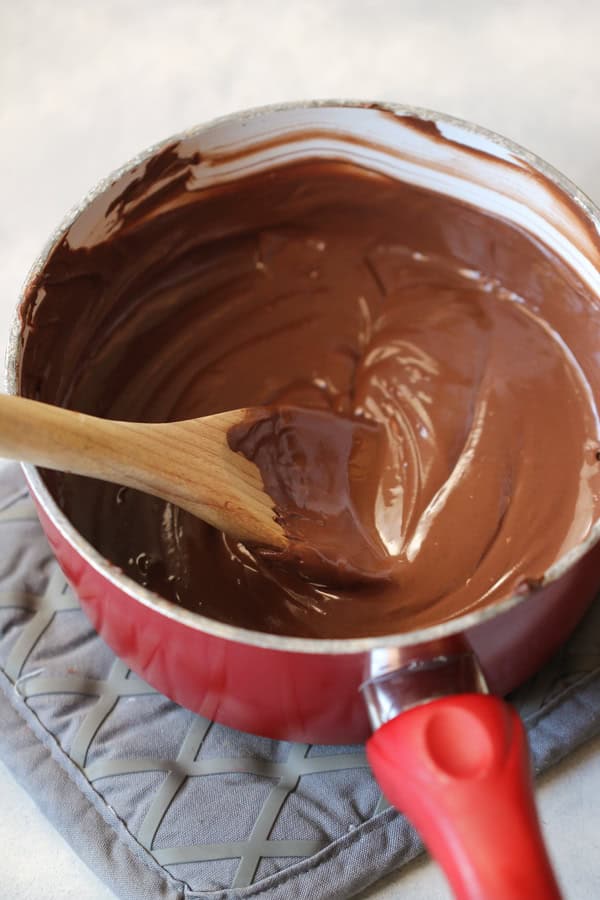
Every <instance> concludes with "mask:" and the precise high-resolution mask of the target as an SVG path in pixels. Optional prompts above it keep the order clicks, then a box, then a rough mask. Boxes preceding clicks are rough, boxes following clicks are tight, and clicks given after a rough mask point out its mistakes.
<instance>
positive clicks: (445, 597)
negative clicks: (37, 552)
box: [24, 151, 600, 637]
mask: <svg viewBox="0 0 600 900" xmlns="http://www.w3.org/2000/svg"><path fill="white" fill-rule="evenodd" d="M169 152H171V151H167V153H169ZM171 162H172V161H171ZM194 162H195V163H196V164H197V163H198V160H195V161H194ZM179 163H180V168H179V169H177V166H175V169H176V170H177V177H176V178H175V179H174V180H173V187H172V191H171V192H166V193H165V191H164V190H163V191H155V192H153V191H151V190H150V187H151V186H152V179H153V178H154V179H156V178H160V177H163V176H162V175H161V174H160V172H159V174H158V175H157V174H156V172H153V173H149V174H148V175H147V183H146V182H144V179H143V177H140V179H139V182H134V187H135V191H133V196H130V194H131V189H130V194H129V195H127V196H125V193H124V194H123V196H122V197H121V198H120V200H119V199H118V198H117V200H116V201H115V203H113V205H112V209H111V210H109V213H110V215H111V216H112V217H113V219H114V216H115V215H116V214H118V216H119V218H118V222H117V224H116V225H114V224H113V225H112V226H111V227H112V231H111V233H110V234H108V235H105V236H104V237H103V238H101V239H99V240H98V241H97V243H95V244H94V245H93V246H84V247H76V246H72V245H71V244H70V243H69V241H68V239H67V240H65V241H64V242H63V243H62V244H61V245H60V246H59V247H58V248H57V249H56V250H55V252H54V254H53V256H52V257H51V259H50V262H49V264H48V266H47V267H46V270H45V272H44V274H43V276H42V278H41V280H40V281H39V283H38V285H37V286H36V292H37V294H36V292H34V293H33V294H32V295H31V297H30V298H29V310H30V311H31V325H32V331H31V333H30V334H29V336H28V339H27V344H26V347H25V366H24V372H25V373H26V375H25V379H24V392H25V393H26V394H28V395H29V396H37V397H40V398H41V399H46V400H51V401H53V402H60V403H63V404H64V405H68V406H70V407H73V408H75V409H79V410H82V411H85V412H90V413H95V414H97V415H106V416H110V417H111V418H121V419H129V420H142V421H144V420H145V421H166V420H175V419H183V418H191V417H195V416H201V415H206V414H209V413H214V412H219V411H222V410H226V409H235V408H240V407H248V406H257V405H262V404H267V405H269V404H271V405H272V404H276V405H278V406H284V407H286V408H287V410H288V413H287V415H288V416H291V417H292V418H293V417H296V418H295V419H294V421H295V424H296V425H297V424H298V417H302V416H303V415H304V416H306V415H308V414H310V416H309V422H314V421H315V419H314V412H315V411H316V412H317V413H319V412H320V414H321V416H322V421H321V419H319V417H317V419H318V421H319V422H321V424H322V426H323V428H324V429H325V431H327V422H328V421H331V420H332V417H333V420H334V421H335V423H336V424H335V439H336V442H337V446H338V450H339V448H340V447H341V448H342V451H341V457H342V459H345V460H346V462H347V463H349V465H350V471H351V472H353V473H354V475H356V473H358V474H359V476H360V477H359V481H360V485H361V487H360V491H359V492H358V494H353V495H352V498H353V499H352V502H353V504H354V506H353V510H354V512H356V521H357V522H358V523H359V527H360V528H363V533H362V537H361V540H362V539H364V542H363V547H366V548H367V551H368V554H370V556H369V558H368V559H367V561H366V562H365V559H364V558H359V555H357V554H356V553H354V554H353V552H350V550H348V552H347V553H346V554H345V555H344V554H341V555H338V562H339V565H340V567H341V570H342V574H343V575H345V577H344V578H342V579H337V578H331V579H330V578H327V577H325V578H322V577H315V574H314V566H312V565H308V566H304V567H303V566H302V565H301V566H299V567H298V568H297V570H296V569H290V567H289V566H282V565H281V564H280V561H278V560H277V559H272V558H269V557H268V556H265V555H264V554H259V553H257V552H255V551H253V550H252V549H251V548H249V547H246V546H243V545H241V544H239V543H236V542H235V541H233V540H231V539H229V538H227V537H225V536H224V535H222V534H220V533H218V532H216V531H214V530H213V529H212V528H210V527H209V526H207V525H205V524H203V523H202V522H200V521H197V520H195V519H193V518H192V517H191V516H190V515H188V514H185V513H183V512H181V511H180V510H178V509H175V508H173V507H171V506H169V505H166V504H164V503H163V502H161V501H159V500H156V499H153V498H150V497H146V496H143V495H141V494H137V493H135V492H133V491H129V490H123V489H121V490H119V489H118V488H115V487H113V486H111V485H108V484H101V483H97V482H94V481H89V480H84V479H81V478H76V477H74V476H68V475H60V474H56V473H47V475H46V480H47V483H48V484H49V486H50V488H51V490H52V491H53V493H54V495H55V496H56V498H57V499H58V501H59V503H60V504H61V506H62V508H63V509H64V510H65V511H66V513H67V515H68V516H69V517H70V518H71V520H72V521H73V522H74V524H75V525H76V526H77V527H78V528H79V529H80V531H81V532H82V533H83V534H84V535H85V536H86V537H88V538H89V539H90V540H91V541H92V542H93V543H94V544H95V546H96V547H98V548H99V549H100V550H101V551H102V552H103V553H104V554H105V555H106V556H107V557H108V558H109V559H111V560H112V561H113V562H114V563H116V564H118V565H119V566H121V567H122V568H123V569H124V570H125V571H126V572H128V573H129V574H131V575H132V576H133V577H134V578H136V579H137V580H138V581H140V582H141V583H142V584H144V585H146V586H148V587H150V588H151V589H153V590H155V591H157V592H158V593H160V594H162V595H163V596H165V597H167V598H170V599H173V600H175V601H176V602H178V603H181V604H183V605H185V606H187V607H189V608H191V609H196V610H199V611H201V612H203V613H205V614H206V615H209V616H212V617H215V618H218V619H220V620H223V621H227V622H232V623H235V624H238V625H241V626H245V627H250V628H254V629H258V630H265V631H270V632H276V633H281V634H296V635H310V636H317V637H349V636H359V635H361V636H362V635H374V634H385V633H392V632H398V631H402V630H408V629H412V628H415V627H418V626H425V625H428V624H432V623H435V622H441V621H443V620H445V619H448V618H450V617H453V616H456V615H459V614H461V613H464V612H465V611H467V610H471V609H474V608H477V607H481V606H482V605H485V604H488V603H491V602H493V601H495V600H498V599H500V598H501V597H503V596H506V595H508V594H509V593H510V592H512V591H513V590H515V589H516V588H517V587H518V586H519V584H521V583H522V582H524V581H526V580H527V579H530V580H535V579H536V578H538V577H539V576H540V575H541V574H542V573H543V572H544V571H545V570H546V569H547V568H548V567H549V566H550V565H551V564H552V563H553V562H555V561H556V559H557V558H559V556H560V555H561V554H563V553H564V552H565V551H566V550H568V549H569V548H570V547H572V546H574V545H575V544H576V543H577V542H578V541H579V540H581V539H582V538H583V537H584V536H585V535H586V534H587V532H588V531H589V528H590V526H591V524H592V520H593V518H594V515H595V505H596V497H597V495H598V493H599V488H600V479H599V474H598V468H599V464H598V462H597V460H596V450H597V447H598V441H599V428H598V419H597V413H596V402H595V399H594V397H593V396H592V392H591V389H590V387H589V385H588V382H587V380H586V374H585V371H586V366H588V365H589V363H590V360H591V359H592V357H593V353H594V352H595V350H594V349H593V347H594V346H600V344H598V343H597V338H598V335H597V334H596V331H594V330H593V329H592V328H591V327H590V329H589V334H588V335H581V334H580V333H579V332H580V331H581V328H582V326H583V327H584V326H585V323H586V304H591V303H592V301H591V299H589V298H588V297H587V296H586V292H585V289H584V288H583V287H582V285H581V283H580V282H579V281H578V280H577V278H576V276H575V275H574V273H573V272H571V271H570V270H569V269H568V268H567V267H566V266H565V265H564V264H562V263H560V262H559V261H558V260H555V259H554V258H553V257H552V256H551V255H550V254H549V253H548V251H547V250H546V249H545V248H544V247H543V246H542V245H540V244H538V243H536V242H535V241H534V240H533V239H532V238H530V237H528V236H527V235H526V234H524V233H523V232H520V231H518V229H516V228H514V227H511V226H510V225H509V224H507V223H504V222H502V221H499V220H495V219H492V218H490V217H489V216H486V215H484V214H483V213H481V212H479V211H477V210H476V209H473V208H471V207H469V206H466V205H463V204H461V203H459V202H458V201H455V200H451V199H448V198H443V197H441V196H439V195H436V194H433V193H428V192H426V191H424V190H421V189H417V188H415V187H410V186H408V185H406V184H403V183H401V182H398V181H395V180H392V179H389V178H386V177H384V176H381V175H375V174H373V173H371V172H368V171H366V170H363V169H359V168H357V167H353V166H350V165H347V164H343V163H338V162H333V161H327V162H325V161H312V162H305V163H292V164H288V165H286V166H282V167H280V168H278V169H276V170H273V171H269V172H263V173H261V174H256V175H253V176H249V177H246V178H243V179H239V180H237V181H235V182H233V183H229V184H223V185H221V186H219V187H215V188H210V189H205V190H202V191H198V192H196V193H194V192H191V191H186V185H185V178H184V177H182V176H181V172H182V171H183V172H185V165H186V160H180V161H179ZM169 164H170V165H171V163H169ZM167 170H168V171H170V169H169V167H168V166H167ZM140 197H141V198H142V200H140ZM111 221H112V220H111ZM42 291H43V292H44V293H43V295H42V294H40V292H42ZM41 296H43V302H42V303H39V304H37V305H36V297H41ZM574 309H578V310H579V314H580V318H579V325H578V328H579V332H578V334H579V336H578V337H577V338H576V339H575V338H574V340H573V342H571V341H570V338H569V335H570V333H571V332H572V331H573V327H574V326H573V321H572V312H573V310H574ZM45 310H48V313H46V312H45ZM53 316H54V318H53ZM61 317H62V320H63V321H67V320H70V321H71V325H70V326H69V328H68V329H66V331H65V330H64V329H63V328H61V327H59V326H57V321H58V322H59V323H60V320H61ZM67 317H68V319H67ZM596 319H597V316H596ZM590 321H591V317H590ZM596 329H597V326H596ZM584 330H585V327H584ZM577 341H579V345H578V347H577V348H576V347H575V344H577ZM594 342H595V343H594ZM57 344H58V346H57ZM50 351H51V352H50ZM58 355H60V359H57V356H58ZM311 417H312V418H311ZM250 424H251V423H249V425H250ZM258 424H259V425H260V423H258ZM284 424H285V423H284ZM289 424H290V420H289V419H288V422H287V425H288V426H289ZM256 426H257V423H254V424H253V426H252V427H247V428H245V429H244V428H243V429H242V431H241V432H239V433H237V434H236V435H234V436H232V442H233V444H234V446H236V447H237V449H240V450H241V451H242V452H244V453H246V455H248V456H250V457H251V458H255V459H256V461H257V462H258V463H259V465H261V461H260V458H259V456H257V453H258V447H259V445H260V439H261V434H260V433H259V432H257V430H256ZM319 427H321V425H319ZM253 429H254V430H253ZM292 431H293V429H292ZM284 432H285V429H284ZM289 434H290V431H289V428H288V431H287V432H285V433H284V434H283V443H281V440H280V439H281V434H280V435H279V438H278V440H279V441H280V443H279V450H280V451H281V448H282V447H283V448H284V451H285V454H287V456H285V459H286V460H287V464H288V468H289V470H290V471H292V472H294V471H295V472H296V474H297V472H298V469H297V468H296V469H295V468H294V467H295V465H296V463H297V462H298V457H297V456H295V455H294V454H297V452H299V449H300V451H301V452H302V453H305V452H306V451H307V448H306V444H305V443H304V444H303V445H302V446H301V447H300V448H298V447H297V446H296V447H294V446H292V445H290V443H289V441H288V443H287V444H286V440H287V437H289ZM357 434H358V435H359V437H360V440H359V442H358V444H357V443H356V440H355V439H356V437H357ZM286 435H287V437H286ZM361 435H362V437H361ZM382 435H383V439H382ZM262 437H263V438H264V434H263V435H262ZM271 437H272V436H271ZM338 438H339V441H338ZM269 439H270V438H269ZM309 444H310V442H309ZM263 447H264V443H263ZM313 449H314V447H313ZM309 452H310V453H312V450H310V448H309ZM301 463H302V465H303V466H305V467H309V469H310V472H311V473H312V474H313V476H314V473H317V475H318V476H319V477H323V478H330V477H332V480H331V482H330V484H329V488H328V490H327V491H325V494H326V495H327V496H328V497H329V500H330V503H331V505H330V506H329V507H328V508H327V509H325V510H324V511H322V512H323V516H322V518H321V519H320V520H318V521H317V520H315V527H316V528H317V530H318V532H319V534H320V535H321V537H320V538H319V540H320V541H321V545H320V546H323V536H325V538H326V537H327V530H328V516H331V515H333V516H335V515H338V513H339V512H340V507H339V504H338V500H339V491H340V490H342V488H340V484H339V483H338V482H339V477H340V473H339V471H338V472H337V475H336V470H335V466H333V468H332V465H331V459H328V460H327V461H326V464H325V465H324V464H323V460H322V459H321V457H320V455H319V453H318V452H315V453H312V455H311V456H310V457H309V458H304V459H302V460H301ZM290 467H291V468H290ZM344 471H345V470H344ZM263 472H264V469H263ZM332 473H333V476H332ZM265 478H266V480H267V477H266V476H265ZM336 478H337V479H338V481H336ZM269 486H271V489H272V484H271V483H270V482H268V483H267V487H269ZM342 487H344V486H343V485H342ZM346 487H347V485H346ZM344 489H345V487H344ZM336 492H337V493H336ZM336 504H338V505H337V506H336ZM342 512H343V511H342ZM344 515H345V513H344ZM317 519H318V517H317ZM346 524H348V522H346ZM313 544H314V546H317V545H318V544H319V541H318V540H315V541H313ZM347 546H348V548H354V545H353V544H352V543H348V545H347ZM338 550H339V546H338ZM373 566H375V570H376V571H381V572H384V573H385V580H378V579H377V578H375V579H372V578H370V577H363V576H365V574H366V575H367V576H368V575H369V573H370V572H371V573H372V570H373ZM378 567H379V569H378ZM353 573H354V575H357V576H360V577H354V576H353ZM349 576H350V577H349Z"/></svg>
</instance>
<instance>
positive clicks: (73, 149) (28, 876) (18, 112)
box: [0, 0, 600, 900]
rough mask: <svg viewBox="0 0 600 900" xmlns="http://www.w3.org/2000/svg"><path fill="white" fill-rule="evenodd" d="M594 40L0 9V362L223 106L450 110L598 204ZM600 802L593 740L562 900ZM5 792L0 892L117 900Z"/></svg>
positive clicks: (486, 5)
mask: <svg viewBox="0 0 600 900" xmlns="http://www.w3.org/2000/svg"><path fill="white" fill-rule="evenodd" d="M425 10H427V11H426V12H425ZM599 39H600V4H598V3H597V2H596V0H570V2H569V3H566V2H562V0H557V2H553V0H546V2H543V0H539V2H538V0H522V2H520V3H516V2H512V0H506V2H478V0H453V2H451V3H450V2H445V0H431V2H429V3H424V2H422V0H395V2H393V0H389V2H386V0H371V2H367V0H346V2H342V0H328V2H327V0H320V2H317V0H306V2H302V3H301V2H287V3H285V2H281V0H268V2H266V0H255V2H254V3H245V2H244V0H213V2H207V0H171V2H169V3H162V2H158V0H145V2H142V0H120V2H118V0H104V2H102V3H95V4H93V3H91V2H89V3H88V2H85V0H80V2H77V0H72V2H67V0H56V2H54V3H50V2H44V0H38V2H35V0H20V2H19V3H8V2H4V3H0V79H1V80H0V98H1V99H0V127H1V134H2V143H1V145H0V163H1V165H0V354H3V352H4V347H5V343H6V331H7V326H8V322H9V319H10V316H11V314H12V309H13V308H14V305H15V301H16V297H17V292H18V289H19V286H20V284H21V282H22V281H23V279H24V276H25V274H26V271H27V269H28V267H29V265H30V264H31V262H32V261H33V259H34V257H35V255H36V253H37V252H38V251H39V249H40V248H41V246H42V244H43V242H44V240H45V239H46V237H47V236H48V234H49V233H50V231H51V230H52V229H53V228H54V226H55V225H56V224H58V222H59V220H60V219H61V217H62V215H63V214H64V213H65V212H66V211H67V209H68V208H69V207H70V206H71V205H73V204H74V203H76V202H77V201H78V200H79V199H80V198H81V197H82V196H83V195H84V193H86V192H87V190H88V189H89V188H90V187H92V186H93V185H94V183H95V182H96V181H97V180H98V179H99V178H100V177H102V176H104V175H105V174H107V173H108V172H110V171H111V170H112V169H113V168H116V167H117V166H118V165H120V164H121V163H122V162H124V161H125V160H126V159H128V158H129V157H130V156H132V155H133V154H135V153H136V152H137V151H138V150H140V149H142V148H143V147H144V146H146V145H149V144H151V143H153V142H154V141H156V140H159V139H161V138H163V137H166V136H167V135H169V134H170V133H172V132H176V131H178V130H180V129H182V128H185V127H187V126H189V125H191V124H194V123H195V122H199V121H202V120H206V119H209V118H212V117H213V116H216V115H220V114H223V113H226V112H230V111H233V110H235V109H240V108H244V107H248V106H255V105H261V104H264V103H271V102H276V101H283V100H291V99H303V98H310V97H366V98H371V99H381V100H396V101H400V102H407V103H413V104H415V105H419V106H426V107H431V108H433V109H440V110H444V111H445V112H449V113H452V114H454V115H457V116H461V117H464V118H467V119H471V120H473V121H476V122H479V123H480V124H482V125H486V126H488V127H490V128H492V129H494V130H496V131H499V132H501V133H504V134H506V135H507V136H508V137H510V138H512V139H514V140H516V141H518V142H519V143H522V144H524V145H525V146H527V147H528V148H530V149H531V150H533V151H535V152H537V153H539V154H540V155H541V156H543V157H545V158H546V159H548V160H549V161H550V162H552V163H554V165H556V166H557V167H558V168H559V169H562V170H563V171H564V172H565V174H567V175H569V176H570V177H571V178H572V179H573V180H574V181H576V182H577V183H578V184H579V186H580V187H581V188H583V190H585V191H587V193H588V194H590V196H591V197H592V198H593V199H596V200H599V201H600V99H599V96H598V95H599V92H600V52H599ZM0 727H1V723H0ZM599 791H600V740H597V741H594V742H592V743H590V744H588V745H587V747H585V748H583V749H582V750H580V751H579V752H578V753H577V754H575V755H573V757H571V759H570V760H568V761H567V762H565V763H563V764H562V765H561V766H559V767H557V768H556V769H555V770H554V771H553V772H552V773H550V774H549V775H547V776H546V777H545V778H544V779H542V784H541V788H540V790H539V792H538V793H539V800H540V808H541V817H542V821H543V823H544V827H545V830H546V832H547V835H548V839H549V844H550V848H551V852H552V854H553V856H554V858H555V860H556V863H557V868H558V872H559V875H560V878H561V880H562V883H563V885H564V889H565V894H566V897H567V898H568V900H588V898H589V900H595V898H597V897H598V896H600V852H599V851H600V807H599V806H598V804H597V802H596V798H597V796H598V792H599ZM0 797H1V798H2V799H1V801H0V803H1V806H0V811H1V815H0V847H1V848H2V853H0V894H1V895H2V896H3V897H4V896H10V897H11V898H12V900H21V898H27V900H38V898H39V900H42V898H43V900H58V898H70V897H72V898H77V900H109V898H113V894H112V893H111V892H110V891H108V890H107V889H106V888H105V887H104V886H103V885H101V884H100V883H99V882H98V881H97V879H96V878H95V877H94V876H93V875H92V874H91V873H90V872H89V870H88V869H87V868H86V867H85V866H84V865H83V864H82V863H81V862H80V861H79V860H78V858H77V857H76V856H75V855H74V854H73V853H72V852H71V851H70V849H69V848H68V847H67V845H66V844H65V843H64V842H63V841H62V839H61V838H60V837H59V836H58V835H57V834H56V833H55V832H54V831H53V829H52V828H51V827H50V826H49V825H48V824H47V822H46V820H45V819H44V818H43V817H42V816H41V814H40V813H39V812H38V811H37V809H36V807H35V806H34V804H33V803H32V801H31V800H30V799H29V798H28V797H27V795H25V794H24V792H23V791H22V789H21V788H20V787H18V785H16V784H15V782H14V781H13V779H12V777H11V776H10V774H9V773H8V772H7V770H6V769H5V768H4V767H3V766H2V765H1V764H0ZM25 847H26V848H27V851H25V850H24V849H23V848H25ZM32 851H33V852H35V854H36V857H35V859H36V864H35V866H33V865H31V853H32ZM8 885H10V889H9V888H8ZM7 890H9V891H10V893H9V894H8V893H5V892H6V891H7ZM392 895H393V896H403V897H411V898H412V897H414V898H423V900H437V898H447V897H448V892H447V889H446V888H445V886H444V885H443V882H442V879H441V876H440V875H439V873H438V872H437V870H436V869H435V867H434V866H433V865H432V864H430V863H426V862H419V863H417V864H415V865H413V866H411V867H409V868H408V869H406V870H405V871H404V872H403V873H402V874H401V875H400V876H399V877H398V876H395V877H393V878H391V879H388V880H387V881H386V882H385V883H384V884H380V885H379V886H378V887H377V888H376V889H374V890H372V891H371V892H369V893H368V896H369V897H370V898H375V897H377V898H379V900H382V898H388V897H389V898H391V897H392Z"/></svg>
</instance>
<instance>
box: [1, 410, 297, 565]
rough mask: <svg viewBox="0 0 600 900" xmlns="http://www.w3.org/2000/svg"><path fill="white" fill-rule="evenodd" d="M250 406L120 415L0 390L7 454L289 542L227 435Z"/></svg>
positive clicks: (240, 532)
mask: <svg viewBox="0 0 600 900" xmlns="http://www.w3.org/2000/svg"><path fill="white" fill-rule="evenodd" d="M247 414H248V411H247V410H244V409H238V410H234V411H233V412H225V413H219V414H218V415H213V416H206V417H205V418H201V419H189V420H187V421H184V422H171V423H165V424H146V423H138V422H113V421H110V420H106V419H99V418H96V417H95V416H88V415H84V414H83V413H78V412H73V411H71V410H67V409H62V408H61V407H58V406H51V405H49V404H46V403H38V402H37V401H35V400H27V399H25V398H23V397H15V396H12V395H9V396H7V395H0V456H4V457H7V458H10V459H18V460H21V461H23V462H29V463H33V464H34V465H36V466H42V467H44V468H47V469H58V470H60V471H61V472H73V473H75V474H76V475H88V476H91V477H93V478H99V479H101V480H102V481H110V482H113V483H115V484H122V485H126V486H127V487H131V488H136V489H137V490H141V491H145V492H146V493H148V494H153V495H154V496H156V497H161V498H162V499H163V500H167V501H169V502H171V503H174V504H175V505H176V506H180V507H181V508H182V509H185V510H187V511H189V512H191V513H193V514H194V515H195V516H198V517H199V518H200V519H203V520H204V521H205V522H209V523H210V524H211V525H214V526H215V527H216V528H219V529H220V530H221V531H224V532H226V533H227V534H230V535H232V536H233V537H236V538H239V539H240V540H243V541H248V542H253V543H257V544H263V545H266V546H268V547H272V548H276V549H279V550H282V549H285V548H286V546H287V543H288V541H287V538H286V536H285V533H284V531H283V529H282V527H281V526H280V525H279V524H278V522H277V521H276V517H275V511H274V503H273V500H272V499H271V497H270V496H269V494H267V493H266V492H265V490H264V487H263V480H262V477H261V474H260V471H259V469H258V467H257V466H256V465H255V464H254V463H253V462H251V461H250V460H248V459H246V458H245V457H244V456H243V455H242V454H241V453H236V452H234V451H233V450H231V449H230V447H229V445H228V442H227V433H228V431H229V429H230V428H232V427H233V426H235V425H238V424H240V423H241V422H243V420H244V419H245V418H246V416H247Z"/></svg>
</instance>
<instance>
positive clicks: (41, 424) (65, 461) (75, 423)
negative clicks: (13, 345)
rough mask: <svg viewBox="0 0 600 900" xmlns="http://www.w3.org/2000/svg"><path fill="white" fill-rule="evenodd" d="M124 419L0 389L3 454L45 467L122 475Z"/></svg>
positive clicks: (0, 445) (0, 451)
mask: <svg viewBox="0 0 600 900" xmlns="http://www.w3.org/2000/svg"><path fill="white" fill-rule="evenodd" d="M122 424H125V423H115V422H108V421H105V420H103V419H97V418H96V417H95V416H87V415H84V414H83V413H78V412H73V411H72V410H68V409H62V408H61V407H59V406H51V405H50V404H47V403H38V402H37V401H36V400H27V399H26V398H25V397H15V396H12V395H6V394H0V456H4V457H6V458H8V459H18V460H21V461H22V462H29V463H33V464H34V465H36V466H43V467H44V468H47V469H60V470H61V471H63V472H74V473H76V474H78V475H91V476H93V477H97V478H103V479H106V480H111V481H114V480H118V478H117V474H120V472H119V473H118V472H117V471H116V470H115V467H116V469H120V458H122V457H124V456H126V455H127V449H128V446H127V434H126V433H124V432H123V430H122V427H121V425H122ZM111 475H113V476H114V477H110V476H111Z"/></svg>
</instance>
